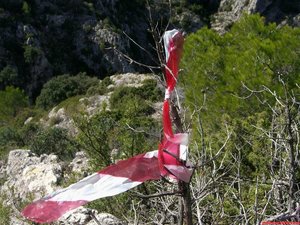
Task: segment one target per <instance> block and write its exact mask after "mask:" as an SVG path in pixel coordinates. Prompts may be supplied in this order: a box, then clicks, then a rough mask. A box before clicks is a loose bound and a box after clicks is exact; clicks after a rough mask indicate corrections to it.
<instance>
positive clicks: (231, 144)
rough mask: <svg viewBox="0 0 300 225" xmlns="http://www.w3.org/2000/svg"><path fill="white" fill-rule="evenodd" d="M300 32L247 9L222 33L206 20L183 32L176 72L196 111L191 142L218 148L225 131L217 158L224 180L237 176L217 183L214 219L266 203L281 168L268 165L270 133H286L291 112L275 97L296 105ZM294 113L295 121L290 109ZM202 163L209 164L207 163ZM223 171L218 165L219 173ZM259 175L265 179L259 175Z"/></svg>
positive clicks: (229, 217)
mask: <svg viewBox="0 0 300 225" xmlns="http://www.w3.org/2000/svg"><path fill="white" fill-rule="evenodd" d="M299 37H300V29H299V28H291V27H288V26H283V27H281V28H279V27H277V26H276V25H275V24H265V22H264V20H263V18H261V17H260V16H258V15H244V16H243V17H242V18H241V19H240V21H238V22H237V23H235V24H234V25H233V26H232V28H231V30H230V31H228V32H227V33H226V34H224V35H223V36H221V35H219V34H218V33H216V32H214V31H212V30H209V29H208V28H203V29H201V30H199V31H198V32H197V33H195V34H191V35H190V36H188V37H187V39H186V42H185V46H184V56H183V59H182V64H181V65H182V67H183V73H184V74H183V75H182V76H181V79H183V80H182V84H183V85H185V94H186V104H187V105H188V106H189V107H190V109H191V110H192V111H193V110H195V111H194V112H195V114H197V113H198V112H199V114H197V116H198V118H197V119H196V117H194V118H193V121H192V123H193V130H194V131H200V132H193V135H194V136H193V141H194V142H195V147H194V148H195V149H196V146H204V147H203V149H204V151H205V153H203V154H204V155H205V154H207V155H208V154H211V153H214V154H215V153H216V152H217V151H218V150H219V149H220V147H221V146H222V145H223V144H224V140H225V139H226V136H227V134H228V133H230V134H231V135H230V139H229V141H228V143H227V145H226V147H225V148H224V150H223V153H222V154H223V155H222V156H223V157H220V158H217V159H215V160H214V166H215V167H218V166H220V165H222V166H223V167H224V168H230V169H229V170H228V172H226V175H225V178H224V180H222V181H224V182H226V184H227V179H230V177H238V179H240V180H241V182H238V181H231V182H232V187H230V188H229V187H228V186H227V185H226V184H224V189H221V190H218V192H217V195H218V196H221V197H220V198H219V199H222V204H223V206H222V210H224V212H223V214H224V217H223V218H218V217H219V215H220V214H219V212H220V210H221V209H220V208H215V209H214V211H213V212H212V216H211V218H215V220H216V222H215V223H216V224H219V223H221V221H222V222H224V221H225V222H224V224H231V223H233V222H236V221H238V222H237V223H242V221H243V218H240V217H238V216H237V215H239V213H240V210H241V204H243V206H244V207H245V209H246V210H249V209H251V208H253V206H254V205H255V204H256V205H255V206H256V207H257V210H258V211H260V210H263V208H264V207H265V204H266V201H267V199H266V198H263V196H266V194H265V193H266V192H268V191H270V190H271V188H272V179H274V176H275V175H274V173H275V174H276V175H278V176H280V174H279V172H278V171H277V170H276V168H273V165H272V163H274V162H272V159H274V158H272V157H273V154H274V152H275V151H274V142H280V141H278V140H276V139H273V140H272V139H271V136H272V135H274V136H276V135H278V137H279V136H280V137H281V138H284V137H287V136H288V135H287V133H286V130H285V129H283V127H285V126H286V121H288V120H287V117H286V115H284V113H282V112H283V111H284V110H282V111H280V110H278V106H277V104H278V102H277V103H276V98H277V99H278V100H280V101H281V104H284V107H287V108H289V110H290V112H294V111H297V109H295V108H294V107H295V106H294V103H293V104H292V103H291V102H292V101H293V100H291V99H292V98H297V97H296V96H299V94H300V93H299V87H297V85H299V81H300V39H299ZM269 90H270V91H269ZM289 94H290V95H289ZM292 96H295V97H292ZM275 97H276V98H275ZM288 98H290V99H289V100H288ZM281 107H283V106H281ZM297 107H298V106H297ZM298 112H299V109H298ZM291 116H292V118H293V119H292V120H293V121H298V120H297V119H296V116H295V114H293V113H291ZM296 123H297V122H296ZM199 124H200V125H201V126H200V125H199ZM274 127H277V128H274ZM276 129H278V130H280V131H277V130H276ZM202 132H204V133H202ZM279 132H281V133H279ZM284 132H285V133H284ZM193 141H192V142H193ZM277 144H278V143H277ZM279 145H280V144H279ZM195 149H193V148H192V149H191V151H192V152H193V151H195ZM277 151H281V153H278V154H281V156H280V158H281V160H283V161H284V160H287V161H289V160H290V159H289V158H288V155H287V153H286V150H284V149H281V150H277ZM295 154H296V153H295ZM297 154H298V153H297ZM270 168H273V171H270ZM206 169H207V170H208V171H212V170H213V169H214V168H213V167H212V168H210V165H208V166H207V168H206ZM296 169H297V170H298V169H299V168H298V167H297V168H296ZM223 172H224V170H223V169H222V170H220V174H221V173H223ZM207 173H210V172H207ZM277 173H278V174H277ZM271 178H272V179H271ZM256 179H258V181H259V182H260V181H262V180H263V181H264V182H265V183H263V184H260V183H259V182H258V183H256V182H255V180H256ZM206 200H207V201H208V202H209V203H208V202H203V204H216V197H215V196H214V195H210V196H207V199H206ZM239 201H240V202H239ZM270 201H271V202H272V201H275V200H273V199H272V200H270ZM201 204H202V203H201ZM272 204H276V203H274V202H273V203H270V205H268V207H267V208H266V210H267V211H268V210H269V209H270V208H272ZM273 209H274V208H273ZM273 213H274V212H273ZM248 216H249V217H251V219H250V223H251V224H252V223H253V224H254V223H256V222H257V221H254V220H255V219H254V218H255V213H254V212H253V213H248ZM205 217H209V215H205ZM233 218H234V219H233Z"/></svg>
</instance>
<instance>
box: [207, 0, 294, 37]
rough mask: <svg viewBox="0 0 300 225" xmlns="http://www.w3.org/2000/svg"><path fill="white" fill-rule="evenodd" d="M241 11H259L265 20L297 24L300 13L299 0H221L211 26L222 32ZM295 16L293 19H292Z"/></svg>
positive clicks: (239, 15) (240, 14) (238, 16)
mask: <svg viewBox="0 0 300 225" xmlns="http://www.w3.org/2000/svg"><path fill="white" fill-rule="evenodd" d="M243 13H259V14H260V15H262V16H264V17H265V18H266V21H267V22H276V23H277V24H280V23H282V22H284V23H285V24H289V25H292V26H297V22H294V23H293V21H294V20H296V21H297V19H296V18H297V15H298V14H299V13H300V1H298V0H293V1H284V0H221V2H220V6H219V9H218V13H216V14H215V15H213V19H212V23H211V26H212V28H213V29H214V30H216V31H217V32H219V33H221V34H223V33H225V32H226V30H227V29H228V28H229V27H230V26H231V25H232V24H233V23H234V22H235V21H237V20H238V19H239V18H240V17H241V16H242V15H243ZM294 18H295V19H294Z"/></svg>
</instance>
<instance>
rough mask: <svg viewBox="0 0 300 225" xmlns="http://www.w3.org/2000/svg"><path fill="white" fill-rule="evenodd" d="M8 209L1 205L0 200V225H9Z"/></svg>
mask: <svg viewBox="0 0 300 225" xmlns="http://www.w3.org/2000/svg"><path fill="white" fill-rule="evenodd" d="M9 216H10V208H8V207H7V206H5V205H4V204H3V201H2V200H1V199H0V224H10V218H9Z"/></svg>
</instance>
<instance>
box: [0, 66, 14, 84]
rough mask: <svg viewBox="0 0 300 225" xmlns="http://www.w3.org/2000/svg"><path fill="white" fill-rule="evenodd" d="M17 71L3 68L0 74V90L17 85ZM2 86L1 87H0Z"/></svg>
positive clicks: (12, 68) (10, 67)
mask: <svg viewBox="0 0 300 225" xmlns="http://www.w3.org/2000/svg"><path fill="white" fill-rule="evenodd" d="M17 77H18V71H17V69H16V68H14V67H12V66H9V65H8V66H6V67H4V68H3V69H2V70H1V72H0V88H1V89H2V88H4V87H5V86H7V85H14V84H16V83H17ZM2 85H3V86H2Z"/></svg>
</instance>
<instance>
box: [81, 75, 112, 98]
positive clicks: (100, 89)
mask: <svg viewBox="0 0 300 225" xmlns="http://www.w3.org/2000/svg"><path fill="white" fill-rule="evenodd" d="M110 84H112V80H111V79H110V77H105V78H104V79H103V80H102V81H101V82H100V83H98V84H97V85H94V86H91V87H90V88H89V89H88V90H87V95H96V94H98V95H103V94H105V93H107V92H108V91H109V90H108V89H107V86H108V85H110Z"/></svg>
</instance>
